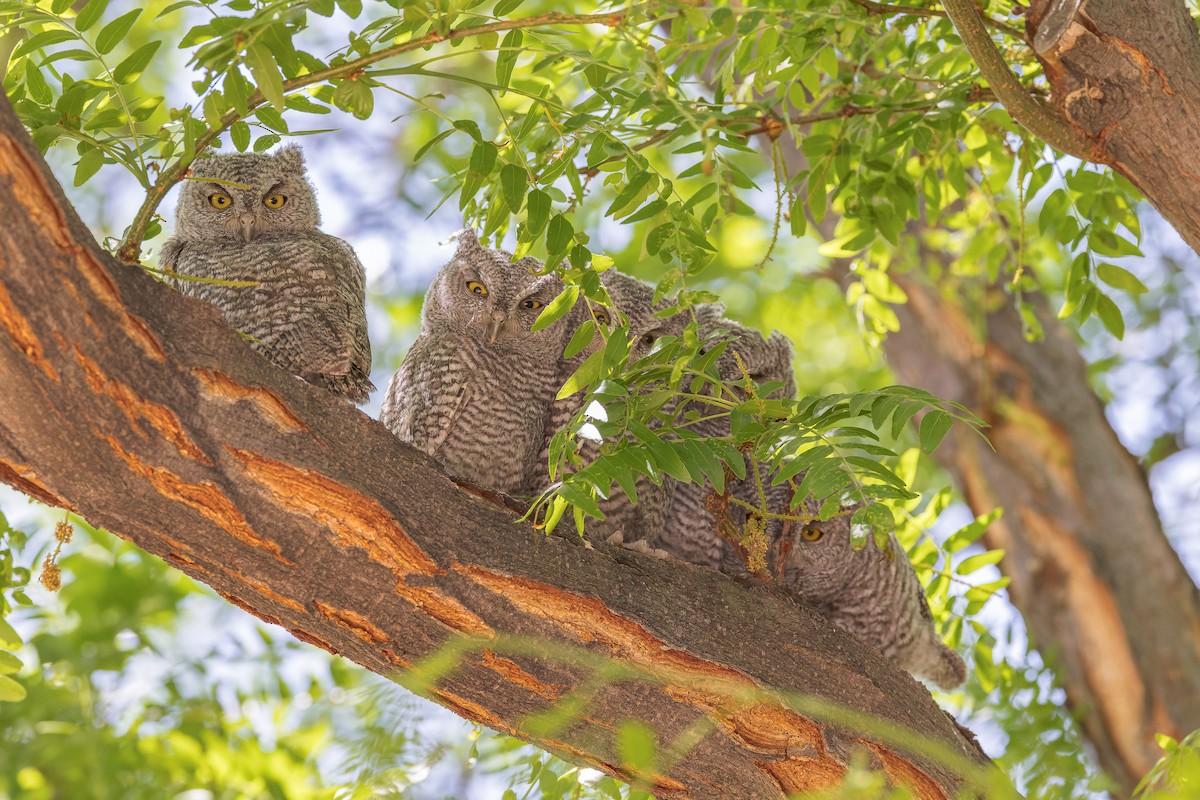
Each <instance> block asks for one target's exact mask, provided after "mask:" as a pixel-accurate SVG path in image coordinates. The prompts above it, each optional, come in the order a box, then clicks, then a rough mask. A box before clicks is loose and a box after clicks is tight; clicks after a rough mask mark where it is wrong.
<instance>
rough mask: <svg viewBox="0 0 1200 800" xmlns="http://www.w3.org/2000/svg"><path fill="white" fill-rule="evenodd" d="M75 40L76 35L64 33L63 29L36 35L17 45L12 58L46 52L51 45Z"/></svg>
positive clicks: (68, 32)
mask: <svg viewBox="0 0 1200 800" xmlns="http://www.w3.org/2000/svg"><path fill="white" fill-rule="evenodd" d="M75 38H76V37H75V34H74V33H72V32H71V31H64V30H62V29H61V28H55V29H54V30H49V31H42V32H41V33H35V34H33V35H32V36H30V37H27V38H26V39H24V40H23V41H22V42H21V43H20V44H19V45H17V47H16V48H15V49H14V50H13V51H12V56H11V58H12V59H17V58H20V57H21V56H23V55H25V54H26V53H33V52H36V51H38V50H44V49H46V48H47V47H49V46H50V45H54V44H58V43H59V42H67V41H70V40H72V39H75Z"/></svg>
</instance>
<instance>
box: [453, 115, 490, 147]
mask: <svg viewBox="0 0 1200 800" xmlns="http://www.w3.org/2000/svg"><path fill="white" fill-rule="evenodd" d="M453 125H454V127H456V128H458V129H459V130H460V131H463V132H464V133H466V134H467V135H469V136H470V137H471V138H472V139H474V140H475V141H477V142H482V141H483V134H482V133H480V131H479V123H477V122H476V121H475V120H473V119H456V120H454V122H453Z"/></svg>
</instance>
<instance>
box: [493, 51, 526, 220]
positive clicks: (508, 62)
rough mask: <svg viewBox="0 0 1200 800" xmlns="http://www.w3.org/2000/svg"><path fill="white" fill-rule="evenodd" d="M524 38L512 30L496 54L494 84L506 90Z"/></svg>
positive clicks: (502, 93)
mask: <svg viewBox="0 0 1200 800" xmlns="http://www.w3.org/2000/svg"><path fill="white" fill-rule="evenodd" d="M524 38H525V37H524V34H523V33H522V32H521V31H519V30H512V31H509V32H508V33H507V34H505V36H504V39H503V40H502V41H501V42H500V52H499V53H497V54H496V83H498V84H499V85H500V86H503V87H504V88H506V89H507V88H508V82H509V81H510V80H512V73H513V67H514V66H516V63H517V57H518V56H520V55H521V42H522V41H523V40H524ZM499 94H500V96H501V97H503V96H504V92H503V91H501V92H500V93H499ZM514 213H515V212H514Z"/></svg>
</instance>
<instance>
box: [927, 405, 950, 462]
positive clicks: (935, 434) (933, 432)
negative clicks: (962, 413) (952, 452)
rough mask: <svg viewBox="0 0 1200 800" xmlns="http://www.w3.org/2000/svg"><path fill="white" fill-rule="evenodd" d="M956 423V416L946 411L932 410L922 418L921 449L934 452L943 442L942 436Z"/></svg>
mask: <svg viewBox="0 0 1200 800" xmlns="http://www.w3.org/2000/svg"><path fill="white" fill-rule="evenodd" d="M953 424H954V418H953V417H951V416H950V415H949V414H947V413H946V412H945V411H940V410H935V411H930V412H929V413H928V414H926V415H925V416H924V417H923V418H922V419H921V432H920V437H921V449H922V450H924V451H925V452H926V453H932V452H933V451H934V450H936V449H937V446H938V445H939V444H941V443H942V438H943V437H945V435H946V433H947V432H948V431H949V430H950V426H951V425H953Z"/></svg>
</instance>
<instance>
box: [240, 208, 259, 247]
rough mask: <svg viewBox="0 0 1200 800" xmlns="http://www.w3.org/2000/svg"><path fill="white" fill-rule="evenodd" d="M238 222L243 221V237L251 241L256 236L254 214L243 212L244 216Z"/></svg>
mask: <svg viewBox="0 0 1200 800" xmlns="http://www.w3.org/2000/svg"><path fill="white" fill-rule="evenodd" d="M238 222H239V223H241V226H242V238H243V239H245V240H246V241H247V242H248V241H250V240H251V239H253V238H254V222H255V220H254V215H253V214H242V216H241V217H239V218H238Z"/></svg>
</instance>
